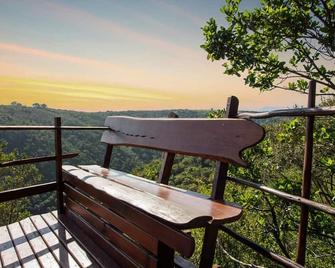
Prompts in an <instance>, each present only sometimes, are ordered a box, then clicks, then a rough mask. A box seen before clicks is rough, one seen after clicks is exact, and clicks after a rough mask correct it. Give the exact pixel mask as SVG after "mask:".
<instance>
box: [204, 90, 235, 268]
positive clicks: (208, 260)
mask: <svg viewBox="0 0 335 268" xmlns="http://www.w3.org/2000/svg"><path fill="white" fill-rule="evenodd" d="M238 104H239V101H238V98H236V97H235V96H231V97H229V98H228V100H227V106H226V114H225V117H226V118H234V117H236V116H237V113H238ZM227 173H228V164H227V163H223V162H220V161H217V162H216V170H215V175H214V181H213V186H212V194H211V199H213V200H223V199H224V198H223V196H224V191H225V188H226V183H227ZM218 231H219V229H218V226H214V225H209V226H207V227H206V229H205V235H204V241H203V244H202V251H201V258H200V265H199V267H201V268H202V267H212V265H213V260H214V255H215V248H216V239H217V236H218Z"/></svg>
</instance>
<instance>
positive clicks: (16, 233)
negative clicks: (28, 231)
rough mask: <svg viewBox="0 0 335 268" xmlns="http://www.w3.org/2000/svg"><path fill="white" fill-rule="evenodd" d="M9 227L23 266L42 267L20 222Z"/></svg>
mask: <svg viewBox="0 0 335 268" xmlns="http://www.w3.org/2000/svg"><path fill="white" fill-rule="evenodd" d="M7 227H8V231H9V233H10V235H11V238H12V241H13V244H14V246H15V248H16V252H17V255H18V257H19V260H20V262H21V264H22V266H23V267H27V268H29V267H31V268H35V267H41V266H40V264H39V263H38V261H37V259H36V256H35V254H34V252H33V250H32V249H31V247H30V245H29V243H28V241H27V238H26V236H25V235H24V233H23V231H22V229H21V226H20V224H19V223H18V222H14V223H12V224H10V225H8V226H7Z"/></svg>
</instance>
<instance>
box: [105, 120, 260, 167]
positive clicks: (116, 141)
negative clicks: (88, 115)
mask: <svg viewBox="0 0 335 268" xmlns="http://www.w3.org/2000/svg"><path fill="white" fill-rule="evenodd" d="M105 126H107V127H109V128H110V130H107V131H105V132H104V133H103V135H102V138H101V141H102V142H105V143H108V144H111V145H128V146H135V147H144V148H151V149H158V150H162V151H166V152H171V153H178V154H183V155H192V156H200V157H203V158H208V159H214V160H218V161H221V162H225V163H233V164H236V165H240V166H247V164H246V162H245V161H243V160H242V159H241V157H240V154H241V152H242V151H243V150H244V149H246V148H248V147H250V146H252V145H254V144H256V143H258V142H259V141H260V140H262V139H263V137H264V129H263V128H262V127H261V126H259V125H257V124H256V123H254V122H252V121H249V120H245V119H232V118H226V119H182V118H133V117H123V116H108V117H107V118H106V121H105Z"/></svg>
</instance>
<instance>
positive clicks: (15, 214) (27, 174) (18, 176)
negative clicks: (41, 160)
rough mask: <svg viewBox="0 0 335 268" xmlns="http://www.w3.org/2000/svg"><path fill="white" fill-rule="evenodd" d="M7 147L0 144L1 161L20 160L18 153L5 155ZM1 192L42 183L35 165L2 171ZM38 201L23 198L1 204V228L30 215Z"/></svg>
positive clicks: (0, 173)
mask: <svg viewBox="0 0 335 268" xmlns="http://www.w3.org/2000/svg"><path fill="white" fill-rule="evenodd" d="M4 147H5V145H4V144H3V143H0V161H1V162H6V161H11V160H14V159H19V158H21V157H24V156H20V155H19V154H18V152H17V151H13V152H11V153H4ZM0 178H1V180H0V191H5V190H11V189H15V188H20V187H24V186H29V185H34V184H37V183H39V182H41V180H42V177H41V175H40V173H39V172H38V170H37V168H36V167H35V166H33V165H25V166H17V167H11V168H1V169H0ZM36 201H37V200H36V199H27V198H21V199H18V200H14V201H9V202H6V203H0V215H1V216H0V226H2V225H5V224H9V223H11V222H15V221H18V220H20V219H22V218H25V217H27V216H28V215H29V214H30V208H32V207H34V206H35V205H37V204H38V203H36Z"/></svg>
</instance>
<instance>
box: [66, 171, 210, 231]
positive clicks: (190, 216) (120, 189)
mask: <svg viewBox="0 0 335 268" xmlns="http://www.w3.org/2000/svg"><path fill="white" fill-rule="evenodd" d="M63 169H64V170H68V171H69V172H70V174H71V175H72V176H74V177H76V178H78V179H80V180H82V181H84V182H85V183H86V184H89V185H91V186H93V187H94V188H96V189H98V190H100V191H103V192H105V193H107V194H108V195H109V196H112V197H113V198H116V199H118V200H121V201H124V202H127V203H128V204H131V205H133V206H135V207H137V208H140V209H142V210H144V211H145V212H147V213H149V214H151V215H153V216H155V217H158V218H159V219H161V220H165V221H167V222H169V223H170V224H173V225H175V226H180V227H181V226H184V227H185V228H190V227H192V226H199V225H202V226H204V225H206V224H207V223H208V221H210V220H212V217H211V216H210V215H205V214H203V213H199V212H198V211H196V210H194V209H193V210H189V209H188V208H184V207H183V206H181V205H179V204H177V203H174V202H171V201H169V200H165V199H163V198H161V197H159V196H155V195H152V194H149V193H147V192H145V191H141V190H137V189H134V188H132V187H129V186H127V185H122V184H120V183H117V182H115V181H112V180H107V179H105V178H103V177H100V176H96V175H94V174H91V173H89V172H87V171H84V170H82V169H79V168H74V167H71V166H63Z"/></svg>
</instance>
